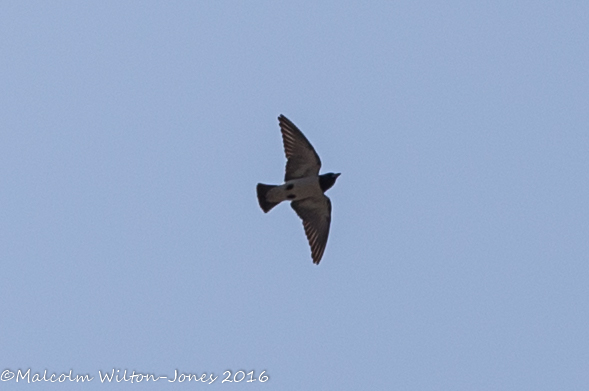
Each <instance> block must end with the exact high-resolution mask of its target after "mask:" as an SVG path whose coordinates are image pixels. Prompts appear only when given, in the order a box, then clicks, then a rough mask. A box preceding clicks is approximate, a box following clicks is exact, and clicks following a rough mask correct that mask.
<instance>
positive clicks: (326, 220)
mask: <svg viewBox="0 0 589 391" xmlns="http://www.w3.org/2000/svg"><path fill="white" fill-rule="evenodd" d="M278 124H279V125H280V131H281V133H282V141H283V144H284V153H285V155H286V170H285V174H284V183H283V184H282V185H265V184H263V183H258V185H257V186H256V191H257V195H258V203H259V204H260V208H262V210H263V211H264V213H268V212H269V211H270V210H271V209H272V208H274V207H275V206H276V205H278V204H280V203H281V202H282V201H291V203H290V206H291V207H292V208H293V209H294V211H295V212H296V214H297V215H298V216H299V217H300V218H301V220H303V227H304V229H305V234H306V236H307V240H308V241H309V246H310V247H311V258H312V259H313V263H314V264H316V265H319V262H320V261H321V258H322V257H323V253H324V252H325V246H326V245H327V237H328V236H329V226H330V224H331V200H330V199H329V197H327V196H326V195H325V192H326V191H327V190H329V189H330V188H331V187H332V186H333V185H334V184H335V181H336V179H337V178H338V177H339V176H340V175H341V173H338V174H334V173H333V172H330V173H327V174H323V175H319V169H320V168H321V159H319V155H317V152H315V149H314V148H313V146H312V145H311V143H310V142H309V140H307V138H306V137H305V135H304V134H303V132H301V131H300V130H299V128H297V127H296V126H295V124H294V123H292V122H291V121H290V120H289V119H288V118H286V117H285V116H284V115H282V114H281V115H280V116H279V117H278Z"/></svg>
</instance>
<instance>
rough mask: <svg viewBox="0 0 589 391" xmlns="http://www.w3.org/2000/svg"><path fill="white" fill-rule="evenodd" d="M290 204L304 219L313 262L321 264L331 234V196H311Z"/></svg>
mask: <svg viewBox="0 0 589 391" xmlns="http://www.w3.org/2000/svg"><path fill="white" fill-rule="evenodd" d="M290 206H292V208H293V209H294V210H295V212H297V215H299V217H300V218H301V219H302V220H303V227H305V234H306V235H307V239H308V240H309V245H310V246H311V256H312V257H313V263H315V264H317V265H318V264H319V261H321V257H322V256H323V252H324V251H325V246H326V245H327V237H328V236H329V225H330V223H331V201H330V200H329V197H327V196H325V195H322V196H319V197H309V198H305V199H303V200H300V201H293V202H291V204H290Z"/></svg>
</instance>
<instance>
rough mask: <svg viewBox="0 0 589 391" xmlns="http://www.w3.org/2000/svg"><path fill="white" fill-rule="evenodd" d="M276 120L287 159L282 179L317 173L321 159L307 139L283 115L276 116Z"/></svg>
mask: <svg viewBox="0 0 589 391" xmlns="http://www.w3.org/2000/svg"><path fill="white" fill-rule="evenodd" d="M278 122H279V124H280V131H281V132H282V141H283V142H284V153H285V154H286V159H287V161H286V172H285V174H284V181H285V182H286V181H289V180H291V179H297V178H304V177H307V176H313V175H319V169H320V168H321V160H320V159H319V156H318V155H317V152H315V149H314V148H313V146H312V145H311V143H310V142H309V140H307V138H306V137H305V135H304V134H303V133H302V132H301V131H300V130H299V128H297V127H296V126H295V124H293V123H292V122H291V121H290V120H289V119H288V118H286V117H285V116H284V115H280V117H278Z"/></svg>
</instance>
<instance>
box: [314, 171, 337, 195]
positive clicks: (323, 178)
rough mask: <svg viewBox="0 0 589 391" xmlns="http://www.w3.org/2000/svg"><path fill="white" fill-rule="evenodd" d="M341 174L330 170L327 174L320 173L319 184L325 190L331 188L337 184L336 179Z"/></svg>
mask: <svg viewBox="0 0 589 391" xmlns="http://www.w3.org/2000/svg"><path fill="white" fill-rule="evenodd" d="M340 175H341V174H334V173H333V172H329V173H327V174H323V175H319V186H320V187H321V190H323V192H325V191H327V190H329V189H331V187H332V186H333V185H334V184H335V180H336V179H337V177H338V176H340Z"/></svg>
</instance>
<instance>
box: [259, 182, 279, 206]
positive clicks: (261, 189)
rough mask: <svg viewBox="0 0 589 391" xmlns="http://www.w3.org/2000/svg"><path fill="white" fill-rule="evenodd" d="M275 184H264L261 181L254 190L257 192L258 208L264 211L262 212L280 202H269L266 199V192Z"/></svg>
mask: <svg viewBox="0 0 589 391" xmlns="http://www.w3.org/2000/svg"><path fill="white" fill-rule="evenodd" d="M275 187H277V186H274V185H264V184H263V183H258V186H257V187H256V190H257V192H258V202H259V203H260V208H262V210H263V211H264V213H268V212H269V211H270V209H272V208H274V207H275V206H276V205H278V204H279V203H280V202H269V201H268V200H266V194H268V192H269V191H270V190H271V189H273V188H275Z"/></svg>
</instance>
